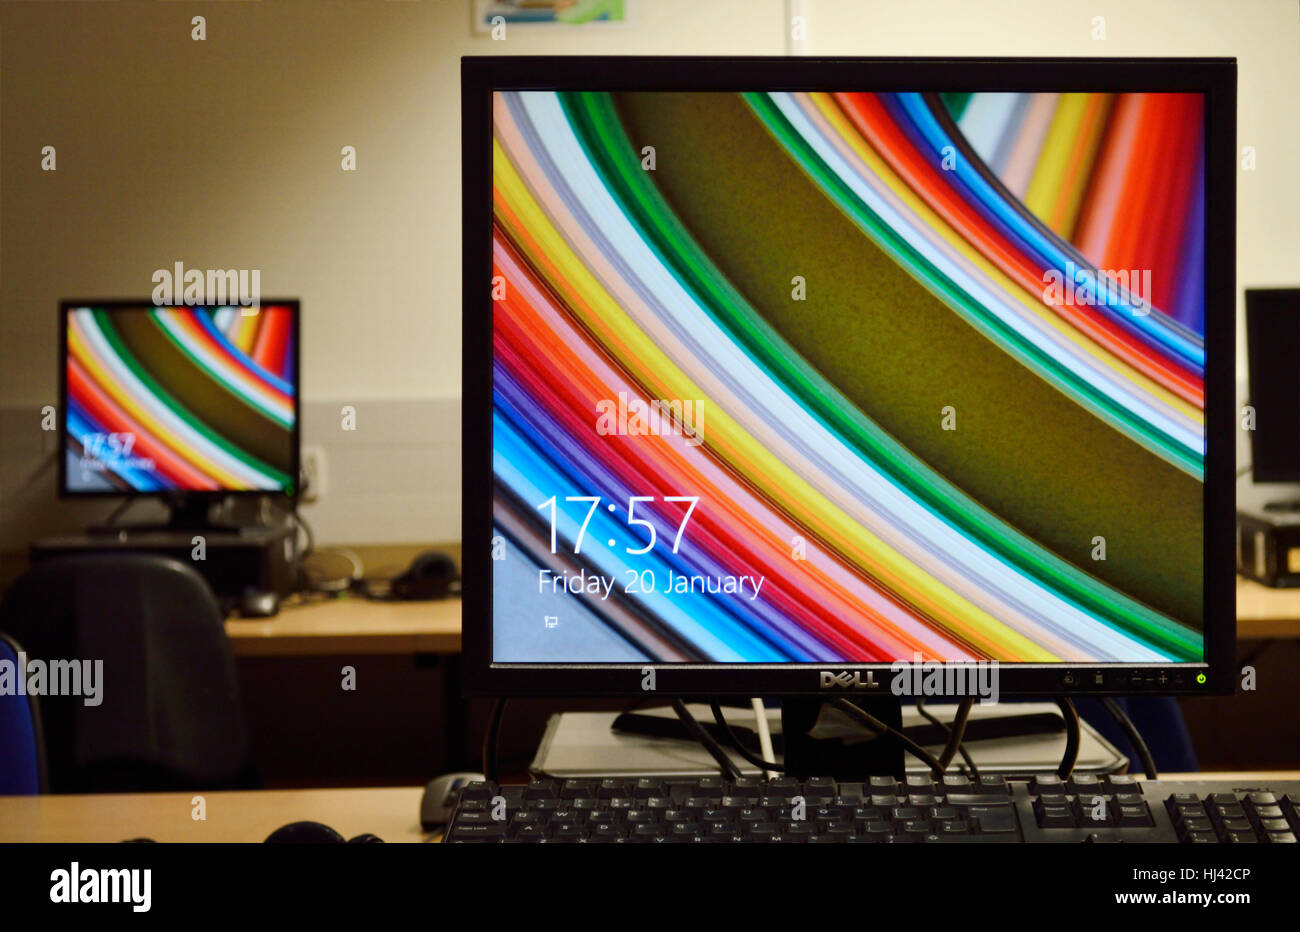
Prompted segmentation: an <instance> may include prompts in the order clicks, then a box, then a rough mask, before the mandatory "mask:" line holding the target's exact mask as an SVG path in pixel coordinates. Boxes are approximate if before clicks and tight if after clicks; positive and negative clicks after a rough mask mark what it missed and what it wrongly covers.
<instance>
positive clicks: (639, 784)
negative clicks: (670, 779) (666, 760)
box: [632, 777, 667, 799]
mask: <svg viewBox="0 0 1300 932" xmlns="http://www.w3.org/2000/svg"><path fill="white" fill-rule="evenodd" d="M632 795H633V796H634V797H635V798H637V799H649V798H650V797H651V796H666V795H667V793H665V792H664V781H663V780H660V779H659V778H658V777H641V778H640V779H639V780H637V781H636V785H635V786H634V787H633V788H632Z"/></svg>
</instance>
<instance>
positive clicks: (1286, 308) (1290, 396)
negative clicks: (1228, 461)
mask: <svg viewBox="0 0 1300 932" xmlns="http://www.w3.org/2000/svg"><path fill="white" fill-rule="evenodd" d="M1246 355H1247V359H1248V360H1249V366H1248V368H1249V371H1250V403H1251V405H1252V407H1254V409H1255V426H1254V429H1253V430H1251V431H1250V449H1251V470H1252V472H1253V473H1254V475H1255V479H1256V480H1257V481H1259V482H1300V366H1297V365H1296V360H1297V359H1300V288H1260V289H1251V290H1249V291H1247V292H1246Z"/></svg>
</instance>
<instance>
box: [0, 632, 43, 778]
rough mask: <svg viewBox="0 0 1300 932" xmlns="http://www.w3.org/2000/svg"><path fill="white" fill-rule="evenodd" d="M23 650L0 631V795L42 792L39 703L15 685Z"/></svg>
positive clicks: (23, 671) (22, 673) (18, 680)
mask: <svg viewBox="0 0 1300 932" xmlns="http://www.w3.org/2000/svg"><path fill="white" fill-rule="evenodd" d="M23 655H24V652H23V649H22V648H21V647H19V646H18V642H16V641H15V640H14V639H13V638H11V637H9V636H8V635H6V634H0V796H33V795H35V794H37V793H43V792H45V744H44V734H43V732H42V730H41V713H40V704H39V702H38V701H37V699H36V698H35V697H34V696H29V695H27V694H26V690H25V689H22V688H20V687H19V684H20V683H24V682H25V679H24V677H25V676H26V669H25V667H26V663H25V662H24V657H23Z"/></svg>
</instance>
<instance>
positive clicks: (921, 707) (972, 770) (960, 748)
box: [916, 696, 980, 780]
mask: <svg viewBox="0 0 1300 932" xmlns="http://www.w3.org/2000/svg"><path fill="white" fill-rule="evenodd" d="M916 711H917V712H918V713H920V715H921V717H922V718H924V719H925V720H926V721H927V722H929V723H930V724H931V725H938V726H939V727H940V728H942V729H943V730H944V732H946V733H947V734H948V736H949V738H950V739H951V736H952V729H951V728H949V727H948V726H947V725H946V724H945V723H943V722H941V721H940V720H939V718H938V717H937V716H936V715H935V714H934V713H933V712H931V711H930V710H929V709H927V708H926V707H925V700H924V699H922V698H921V697H920V696H918V697H917V699H916ZM962 737H963V738H964V737H965V735H964V734H963V736H962ZM957 753H958V754H960V755H961V759H962V760H963V761H964V762H965V764H966V770H967V772H968V774H969V776H970V778H971V779H972V780H978V779H979V778H980V772H979V768H978V767H976V766H975V761H973V760H971V756H970V755H969V754H967V753H966V745H965V744H964V743H963V742H961V741H959V742H958V744H957Z"/></svg>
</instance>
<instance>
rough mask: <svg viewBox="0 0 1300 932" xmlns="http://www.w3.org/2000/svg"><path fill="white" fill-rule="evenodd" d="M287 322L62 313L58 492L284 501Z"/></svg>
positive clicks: (277, 317)
mask: <svg viewBox="0 0 1300 932" xmlns="http://www.w3.org/2000/svg"><path fill="white" fill-rule="evenodd" d="M297 314H298V306H297V304H296V302H290V301H286V302H275V303H271V302H263V303H262V304H261V306H260V307H155V306H153V305H152V304H150V303H148V302H147V301H141V302H139V303H124V302H104V303H89V302H86V303H76V302H72V303H65V304H64V306H63V316H64V321H63V325H64V359H63V367H64V386H65V394H64V400H65V403H64V406H63V417H64V422H63V454H62V455H63V460H64V462H63V490H64V492H65V493H68V494H95V493H100V494H117V495H120V494H137V493H139V494H147V493H172V492H187V493H194V492H207V493H225V492H268V493H284V494H289V495H291V494H293V490H294V485H295V482H294V474H295V469H296V462H297V431H298V392H297V358H298V354H297V333H298V321H297Z"/></svg>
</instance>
